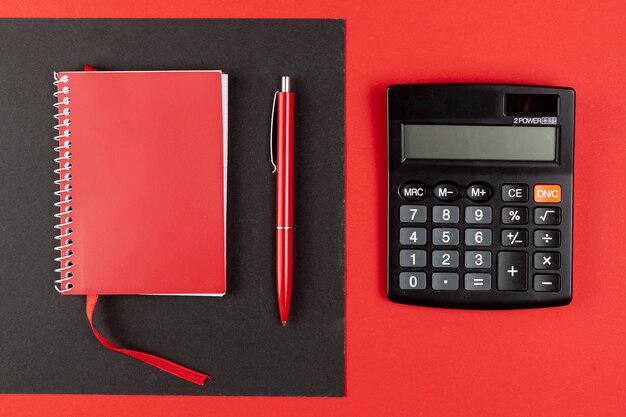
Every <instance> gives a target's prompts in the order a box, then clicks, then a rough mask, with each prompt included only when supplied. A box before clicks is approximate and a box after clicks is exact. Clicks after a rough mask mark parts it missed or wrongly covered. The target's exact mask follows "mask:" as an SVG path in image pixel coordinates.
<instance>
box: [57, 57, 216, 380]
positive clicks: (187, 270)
mask: <svg viewBox="0 0 626 417" xmlns="http://www.w3.org/2000/svg"><path fill="white" fill-rule="evenodd" d="M85 69H86V70H87V71H85V72H60V73H56V74H55V82H54V84H55V85H56V87H57V91H56V92H55V93H54V94H55V96H56V97H57V99H58V100H57V103H56V104H55V107H56V108H57V114H56V115H55V118H56V119H57V121H56V126H55V129H57V130H58V134H57V136H56V137H55V140H56V141H57V142H58V144H57V147H56V148H55V150H56V151H57V152H58V157H57V158H56V159H55V162H57V163H58V168H57V169H56V170H55V172H56V173H57V174H58V175H59V177H58V179H57V181H55V182H56V184H58V186H59V189H58V191H57V192H56V193H55V194H56V195H57V196H58V197H59V200H58V201H57V202H56V204H55V205H56V206H57V207H58V213H57V214H56V217H57V218H58V219H59V224H58V225H57V226H55V227H56V228H57V229H58V235H57V236H56V239H57V240H58V243H59V244H58V247H57V248H56V249H57V250H58V251H59V252H60V254H59V257H58V258H57V261H58V262H59V263H60V265H59V268H58V269H57V271H56V272H58V273H59V276H58V278H57V280H56V285H55V288H56V289H57V291H59V292H61V293H62V294H66V295H87V311H86V312H87V317H88V319H89V324H90V325H91V328H92V330H93V332H94V334H95V336H96V337H97V338H98V340H99V341H100V343H102V345H104V346H105V347H107V348H109V349H111V350H114V351H117V352H120V353H123V354H125V355H128V356H131V357H133V358H135V359H138V360H141V361H143V362H146V363H148V364H150V365H152V366H155V367H157V368H160V369H162V370H164V371H166V372H170V373H172V374H174V375H176V376H178V377H180V378H184V379H186V380H188V381H190V382H193V383H196V384H199V385H202V384H203V383H204V381H205V380H206V379H207V378H209V377H208V376H207V375H204V374H202V373H199V372H196V371H193V370H191V369H188V368H185V367H183V366H180V365H178V364H176V363H174V362H171V361H168V360H166V359H163V358H160V357H158V356H155V355H151V354H147V353H144V352H140V351H135V350H130V349H124V348H121V347H118V346H116V345H114V344H113V343H111V342H109V341H108V340H107V339H105V338H104V337H103V336H102V335H101V334H100V333H99V332H98V331H97V330H96V329H95V327H94V324H93V314H94V310H95V307H96V303H97V301H98V295H101V294H155V295H156V294H161V295H223V294H224V293H225V292H226V178H227V159H228V158H227V155H228V146H227V145H228V141H227V138H228V131H227V125H228V123H227V120H228V112H227V108H228V106H227V104H228V76H227V75H226V74H223V73H222V72H220V71H141V72H139V71H137V72H130V71H119V72H118V71H116V72H104V71H95V68H91V67H89V66H86V67H85Z"/></svg>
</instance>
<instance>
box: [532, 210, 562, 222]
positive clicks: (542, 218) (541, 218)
mask: <svg viewBox="0 0 626 417" xmlns="http://www.w3.org/2000/svg"><path fill="white" fill-rule="evenodd" d="M534 217H535V218H534V220H535V224H540V225H544V224H546V225H555V224H561V209H560V208H558V207H537V208H536V209H535V216H534Z"/></svg>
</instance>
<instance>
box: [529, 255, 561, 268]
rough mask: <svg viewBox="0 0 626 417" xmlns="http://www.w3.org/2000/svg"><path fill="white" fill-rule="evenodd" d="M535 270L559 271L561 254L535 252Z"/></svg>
mask: <svg viewBox="0 0 626 417" xmlns="http://www.w3.org/2000/svg"><path fill="white" fill-rule="evenodd" d="M533 266H534V267H535V269H559V268H560V267H561V254H560V253H558V252H535V254H534V255H533Z"/></svg>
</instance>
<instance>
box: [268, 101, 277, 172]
mask: <svg viewBox="0 0 626 417" xmlns="http://www.w3.org/2000/svg"><path fill="white" fill-rule="evenodd" d="M277 95H278V91H275V92H274V102H273V103H272V120H271V121H270V161H271V162H272V166H273V167H274V170H273V171H272V174H273V173H275V172H276V163H275V162H274V116H275V113H274V112H275V110H276V96H277Z"/></svg>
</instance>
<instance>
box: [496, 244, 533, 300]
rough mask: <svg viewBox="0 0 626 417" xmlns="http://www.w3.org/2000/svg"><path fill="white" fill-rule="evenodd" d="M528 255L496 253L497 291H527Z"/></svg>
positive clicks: (521, 253) (523, 253)
mask: <svg viewBox="0 0 626 417" xmlns="http://www.w3.org/2000/svg"><path fill="white" fill-rule="evenodd" d="M527 274H528V254H527V253H526V252H499V253H498V289H499V290H500V291H526V290H527V289H528V282H527V281H528V275H527Z"/></svg>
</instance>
